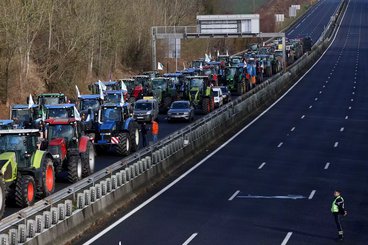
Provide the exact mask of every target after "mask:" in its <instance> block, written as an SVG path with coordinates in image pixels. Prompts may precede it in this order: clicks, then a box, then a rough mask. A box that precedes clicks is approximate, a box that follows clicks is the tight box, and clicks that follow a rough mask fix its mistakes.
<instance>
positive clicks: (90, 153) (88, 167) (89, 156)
mask: <svg viewBox="0 0 368 245" xmlns="http://www.w3.org/2000/svg"><path fill="white" fill-rule="evenodd" d="M95 156H96V154H95V150H94V149H93V144H92V143H91V142H90V141H89V142H88V144H87V150H86V152H84V153H82V154H81V158H82V164H83V172H82V177H87V176H89V175H91V174H93V172H94V171H95Z"/></svg>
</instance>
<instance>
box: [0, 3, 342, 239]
mask: <svg viewBox="0 0 368 245" xmlns="http://www.w3.org/2000/svg"><path fill="white" fill-rule="evenodd" d="M343 2H344V1H342V3H343ZM342 3H341V4H340V6H339V10H340V11H341V8H342V6H343V5H342ZM336 13H337V12H336ZM335 21H336V20H335ZM330 22H332V20H331V21H330ZM332 24H333V23H330V24H329V25H328V26H329V28H331V26H332ZM332 31H333V30H332ZM326 33H327V32H324V35H325V34H326ZM325 38H327V37H325ZM299 60H302V59H299ZM298 63H299V62H296V63H295V64H293V65H292V66H290V68H292V67H293V66H294V65H297V64H298ZM280 76H281V74H280V73H279V74H276V75H275V76H273V77H272V78H270V79H268V80H266V81H265V82H263V83H262V84H261V85H259V86H257V87H256V88H255V89H253V90H251V91H249V92H248V93H246V94H245V95H243V96H239V97H238V98H236V99H235V100H233V101H232V102H230V103H228V104H226V105H224V106H222V107H220V108H219V109H217V110H215V111H214V112H212V113H210V114H208V115H206V116H204V117H202V118H201V119H199V120H197V121H195V122H194V123H192V124H190V125H188V126H187V127H185V128H182V129H180V130H178V131H176V132H174V133H173V134H171V135H169V136H167V137H165V138H164V139H162V140H160V141H159V142H157V143H156V144H154V145H151V146H149V147H147V148H144V149H142V150H140V151H138V152H136V153H134V154H132V155H130V156H128V157H126V158H124V159H122V160H120V161H118V162H116V163H113V164H112V165H110V166H109V167H106V168H105V169H102V170H100V171H98V172H96V173H94V174H92V175H91V176H89V177H87V178H85V179H83V180H81V181H79V182H77V183H75V184H72V185H70V186H68V187H67V188H65V189H62V190H60V191H58V192H55V193H54V194H52V195H50V196H49V197H47V198H45V199H43V200H41V201H38V202H37V203H35V204H34V205H33V206H31V207H27V208H24V209H22V210H20V211H18V212H17V213H14V214H12V215H10V216H8V217H5V218H4V219H3V220H1V224H0V232H2V233H3V232H4V231H6V230H8V229H10V228H12V227H14V226H16V225H19V224H24V223H26V221H27V220H29V219H31V218H32V217H35V216H36V214H40V213H42V212H44V211H46V210H50V208H52V207H55V206H56V205H58V204H59V203H61V202H62V201H64V200H66V199H70V198H72V200H74V201H76V200H77V197H76V195H77V194H80V192H82V191H83V190H86V189H87V188H90V187H92V186H95V183H98V182H100V181H102V180H104V179H106V178H108V177H109V176H112V175H113V174H114V173H117V172H118V171H120V170H123V169H125V168H126V167H128V166H131V165H132V164H134V163H136V161H139V160H141V159H143V158H145V157H147V156H148V157H151V159H155V154H156V153H157V151H159V150H161V149H163V148H165V146H167V145H169V144H170V143H173V142H175V141H177V140H178V139H181V140H186V139H188V137H190V136H191V135H192V134H191V133H192V132H193V131H195V130H196V129H198V128H200V127H202V126H204V125H207V123H208V122H209V121H210V120H212V119H214V118H216V117H218V116H219V115H222V114H223V113H224V112H226V111H228V110H234V108H235V106H236V105H238V104H239V103H241V102H243V101H244V100H246V99H247V98H249V97H250V96H252V95H253V94H255V93H257V92H258V91H260V90H261V89H263V88H265V87H266V86H268V85H269V84H270V83H272V82H273V81H275V80H276V79H278V78H279V77H280ZM202 128H203V127H202Z"/></svg>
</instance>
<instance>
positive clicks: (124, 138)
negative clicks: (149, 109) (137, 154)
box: [115, 132, 131, 156]
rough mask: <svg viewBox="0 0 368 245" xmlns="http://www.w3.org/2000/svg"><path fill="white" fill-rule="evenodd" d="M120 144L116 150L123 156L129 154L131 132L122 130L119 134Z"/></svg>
mask: <svg viewBox="0 0 368 245" xmlns="http://www.w3.org/2000/svg"><path fill="white" fill-rule="evenodd" d="M118 137H119V144H116V145H115V152H116V153H117V154H119V155H121V156H127V155H129V153H130V145H131V144H130V137H129V133H127V132H122V133H120V134H119V136H118Z"/></svg>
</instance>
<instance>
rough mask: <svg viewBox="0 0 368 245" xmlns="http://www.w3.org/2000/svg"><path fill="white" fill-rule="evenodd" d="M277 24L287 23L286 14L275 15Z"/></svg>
mask: <svg viewBox="0 0 368 245" xmlns="http://www.w3.org/2000/svg"><path fill="white" fill-rule="evenodd" d="M275 19H276V22H284V21H285V15H284V14H275Z"/></svg>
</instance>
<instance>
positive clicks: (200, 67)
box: [199, 63, 203, 71]
mask: <svg viewBox="0 0 368 245" xmlns="http://www.w3.org/2000/svg"><path fill="white" fill-rule="evenodd" d="M199 70H200V71H203V66H202V63H201V64H200V65H199Z"/></svg>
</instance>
